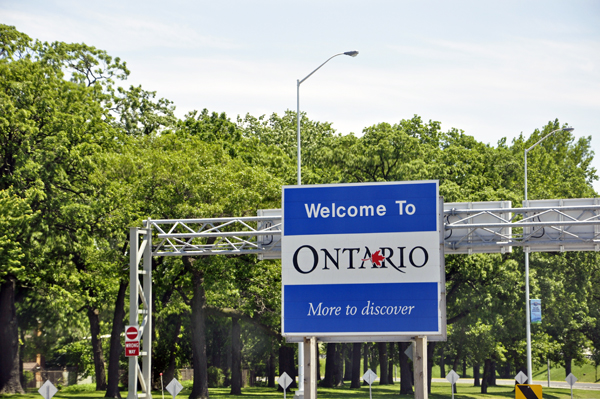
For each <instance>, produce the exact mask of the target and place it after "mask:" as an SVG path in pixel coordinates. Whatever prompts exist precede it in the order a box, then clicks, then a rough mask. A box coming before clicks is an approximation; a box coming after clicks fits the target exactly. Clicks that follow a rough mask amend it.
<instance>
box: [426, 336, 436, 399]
mask: <svg viewBox="0 0 600 399" xmlns="http://www.w3.org/2000/svg"><path fill="white" fill-rule="evenodd" d="M435 345H436V343H435V342H428V343H427V392H428V393H431V377H432V370H433V352H434V351H435Z"/></svg>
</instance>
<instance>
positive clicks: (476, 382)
mask: <svg viewBox="0 0 600 399" xmlns="http://www.w3.org/2000/svg"><path fill="white" fill-rule="evenodd" d="M479 378H480V376H479V363H474V364H473V380H474V384H473V386H474V387H479V386H481V384H480V383H479Z"/></svg>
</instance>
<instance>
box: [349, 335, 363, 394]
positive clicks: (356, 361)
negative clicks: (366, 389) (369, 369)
mask: <svg viewBox="0 0 600 399" xmlns="http://www.w3.org/2000/svg"><path fill="white" fill-rule="evenodd" d="M361 346H362V344H360V343H354V344H352V382H351V383H350V388H360V380H361V378H360V376H361V374H360V349H361Z"/></svg>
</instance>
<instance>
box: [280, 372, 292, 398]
mask: <svg viewBox="0 0 600 399" xmlns="http://www.w3.org/2000/svg"><path fill="white" fill-rule="evenodd" d="M278 382H279V385H281V387H282V388H283V399H285V391H286V390H287V388H288V387H289V386H290V384H291V383H292V377H290V376H289V375H288V373H286V372H285V371H284V372H283V374H281V376H279V380H278Z"/></svg>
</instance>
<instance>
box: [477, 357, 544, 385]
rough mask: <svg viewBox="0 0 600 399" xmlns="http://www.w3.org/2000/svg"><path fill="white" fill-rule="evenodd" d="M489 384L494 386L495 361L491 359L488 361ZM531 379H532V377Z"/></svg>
mask: <svg viewBox="0 0 600 399" xmlns="http://www.w3.org/2000/svg"><path fill="white" fill-rule="evenodd" d="M488 378H489V385H490V386H493V387H495V386H496V361H495V360H492V361H491V363H490V376H489V377H488ZM532 381H533V379H532Z"/></svg>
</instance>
